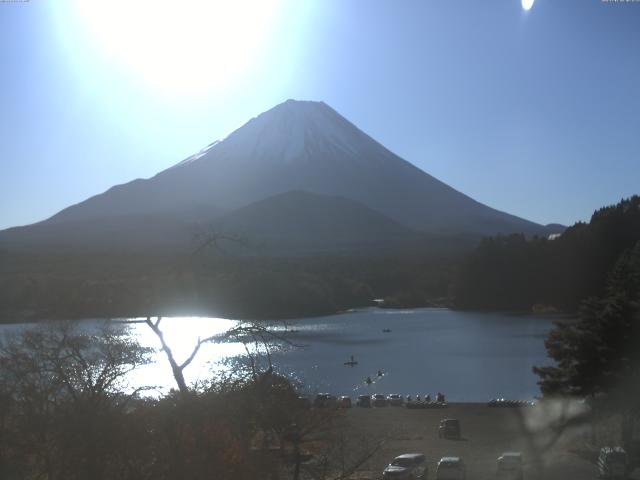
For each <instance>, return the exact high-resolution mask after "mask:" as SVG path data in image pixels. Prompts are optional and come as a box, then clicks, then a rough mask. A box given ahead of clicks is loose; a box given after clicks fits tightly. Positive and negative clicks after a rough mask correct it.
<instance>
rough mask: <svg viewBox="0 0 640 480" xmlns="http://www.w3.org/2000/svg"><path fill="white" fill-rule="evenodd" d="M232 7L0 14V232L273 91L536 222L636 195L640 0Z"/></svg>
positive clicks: (161, 154)
mask: <svg viewBox="0 0 640 480" xmlns="http://www.w3.org/2000/svg"><path fill="white" fill-rule="evenodd" d="M237 1H239V0H236V1H234V2H231V0H229V2H227V3H226V4H225V3H222V2H219V3H218V5H217V7H215V8H213V9H212V8H211V7H206V8H205V7H204V6H203V5H205V4H200V5H198V4H194V5H191V6H190V7H188V8H183V7H181V5H183V3H182V2H176V1H173V2H168V3H167V4H165V5H164V6H160V7H158V8H156V9H146V10H145V8H143V7H135V8H132V7H131V5H132V4H135V3H136V2H130V3H129V6H126V5H124V4H118V2H117V1H113V0H112V1H110V0H104V2H101V3H96V4H94V5H93V6H91V2H89V3H87V0H85V1H84V3H82V1H81V0H67V1H66V2H62V1H61V2H53V1H45V0H31V1H30V2H26V3H0V40H1V43H0V61H1V62H2V63H1V65H2V75H1V76H0V102H1V103H0V104H1V106H2V110H1V113H0V127H1V128H0V228H5V227H9V226H13V225H19V224H28V223H32V222H35V221H38V220H42V219H44V218H46V217H48V216H50V215H52V214H54V213H56V212H57V211H59V210H60V209H62V208H64V207H66V206H68V205H70V204H72V203H76V202H79V201H82V200H84V199H85V198H87V197H89V196H91V195H94V194H96V193H100V192H102V191H104V190H106V189H107V188H109V187H110V186H112V185H114V184H118V183H124V182H127V181H129V180H132V179H134V178H138V177H143V178H144V177H149V176H152V175H153V174H155V173H157V172H158V171H160V170H162V169H164V168H167V167H169V166H170V165H172V164H174V163H177V162H178V161H180V160H182V159H183V158H185V157H187V156H189V155H190V154H192V153H194V152H195V151H197V150H199V149H200V148H201V147H203V146H205V145H207V144H209V143H210V142H212V141H213V140H215V139H218V138H221V137H223V136H225V135H227V134H228V133H229V132H230V131H232V130H233V129H234V128H237V127H238V126H240V125H241V124H242V123H244V122H245V121H246V120H248V119H249V118H250V117H253V116H255V115H257V114H259V113H260V112H262V111H264V110H267V109H268V108H270V107H272V106H274V105H275V104H277V103H280V102H281V101H284V100H286V99H287V98H296V99H309V100H324V101H325V102H327V103H328V104H329V105H331V106H332V107H334V108H335V109H336V110H338V111H339V112H340V113H341V114H343V115H344V116H346V117H347V118H348V119H350V120H351V121H352V122H353V123H355V124H356V125H357V126H359V127H360V128H361V129H363V130H364V131H365V132H367V133H368V134H370V135H371V136H372V137H374V138H375V139H377V140H378V141H380V142H381V143H383V144H384V145H385V146H387V147H388V148H389V149H391V150H392V151H394V152H395V153H397V154H399V155H400V156H402V157H403V158H405V159H407V160H409V161H410V162H412V163H414V164H416V165H417V166H419V167H420V168H422V169H423V170H425V171H427V172H428V173H430V174H432V175H434V176H435V177H437V178H439V179H441V180H443V181H444V182H446V183H448V184H449V185H451V186H453V187H454V188H456V189H458V190H461V191H462V192H465V193H466V194H468V195H470V196H472V197H474V198H475V199H477V200H479V201H481V202H483V203H486V204H488V205H490V206H492V207H495V208H498V209H501V210H505V211H508V212H510V213H514V214H516V215H520V216H522V217H525V218H528V219H531V220H534V221H537V222H541V223H549V222H562V223H565V224H571V223H573V222H574V221H576V220H579V219H588V218H589V216H590V214H591V213H592V211H593V210H594V209H595V208H598V207H600V206H603V205H605V204H610V203H613V202H616V201H618V200H619V199H620V198H621V197H625V196H629V195H631V194H634V193H640V2H636V3H620V2H603V1H601V0H536V1H535V4H534V6H533V8H532V9H531V10H530V11H528V12H526V11H524V10H523V9H522V7H521V5H520V0H487V1H478V0H466V1H464V0H460V1H453V0H433V1H431V0H415V1H409V0H386V1H383V0H348V1H345V0H317V1H314V2H312V1H304V0H290V1H287V0H269V2H267V1H266V0H259V2H263V3H262V6H261V7H260V8H258V7H256V6H253V7H252V5H251V4H246V5H242V6H241V7H240V8H232V7H230V6H229V5H232V4H236V3H237ZM243 1H244V0H243ZM264 2H266V3H264ZM151 3H154V2H151ZM161 3H162V2H157V3H156V4H157V5H161ZM245 3H246V2H245ZM249 3H250V2H249ZM81 5H83V6H82V7H81ZM87 5H89V6H87ZM140 5H144V4H140ZM264 5H268V7H267V10H268V11H265V7H264ZM110 6H111V7H110ZM177 8H183V11H177V10H176V9H177ZM260 9H262V10H260Z"/></svg>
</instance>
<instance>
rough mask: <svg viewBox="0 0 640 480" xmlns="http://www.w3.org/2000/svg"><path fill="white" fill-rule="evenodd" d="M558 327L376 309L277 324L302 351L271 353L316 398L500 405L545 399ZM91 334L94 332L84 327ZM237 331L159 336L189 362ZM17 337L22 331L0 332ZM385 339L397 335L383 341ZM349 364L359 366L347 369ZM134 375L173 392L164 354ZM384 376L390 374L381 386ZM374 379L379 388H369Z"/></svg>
mask: <svg viewBox="0 0 640 480" xmlns="http://www.w3.org/2000/svg"><path fill="white" fill-rule="evenodd" d="M555 319H557V317H550V316H535V315H513V314H505V313H478V312H458V311H453V310H448V309H435V308H424V309H411V310H383V309H377V308H369V309H362V310H355V311H351V312H347V313H342V314H338V315H331V316H325V317H314V318H305V319H299V320H291V321H287V323H286V325H285V324H283V323H282V322H273V323H271V324H270V328H271V329H273V330H274V331H276V332H277V333H278V334H279V335H281V336H282V337H284V338H286V339H287V340H289V341H290V342H292V343H294V344H296V346H291V345H284V346H283V348H282V349H280V350H278V351H275V352H273V353H272V362H273V364H274V367H275V368H276V370H278V371H280V372H282V373H286V374H287V375H289V376H290V377H291V378H292V379H294V380H295V381H296V382H297V383H298V384H299V385H300V388H301V389H302V390H304V391H305V392H307V393H309V394H313V393H316V392H329V393H333V394H336V395H351V396H356V395H359V394H364V393H366V394H370V393H385V394H388V393H400V394H403V395H408V394H410V395H416V394H419V395H421V396H422V395H424V394H426V393H430V394H431V395H432V396H433V395H434V394H435V393H436V392H443V393H444V394H446V397H447V399H448V400H451V401H487V400H489V399H491V398H495V397H503V398H508V399H522V400H527V399H532V398H533V397H535V396H537V395H538V394H539V390H538V387H537V385H536V381H537V377H536V376H535V375H534V374H533V373H532V371H531V367H532V366H534V365H548V364H550V360H549V359H548V358H547V356H546V351H545V348H544V339H545V336H546V334H547V333H548V331H549V330H550V329H551V328H552V326H553V325H552V322H553V320H555ZM82 324H83V325H84V326H85V327H86V328H90V327H91V326H92V325H95V324H96V322H95V321H92V320H86V321H82ZM236 324H237V321H234V320H228V319H220V318H202V317H184V318H175V317H174V318H164V319H163V320H162V323H161V328H162V330H163V331H164V333H165V338H166V339H167V342H168V343H169V345H170V346H171V348H172V349H173V351H174V353H175V356H176V360H177V361H178V362H182V361H183V360H184V359H186V358H187V357H188V355H189V354H190V353H191V351H192V349H193V346H194V345H195V343H196V341H197V338H198V337H201V338H205V337H208V336H210V335H213V334H219V333H222V332H224V331H226V330H227V329H229V328H231V327H232V326H234V325H236ZM1 328H2V330H3V331H8V330H15V329H16V328H24V326H22V327H18V326H15V325H7V326H3V327H1ZM384 330H390V331H388V332H385V331H384ZM130 334H131V335H134V336H136V337H137V338H138V340H139V341H140V343H141V344H143V345H145V346H150V347H154V348H158V347H159V342H158V339H157V338H156V337H155V335H154V334H153V333H152V332H151V331H150V329H149V327H148V326H146V325H144V324H133V325H131V326H130ZM351 356H353V357H354V359H355V360H356V361H357V365H354V366H347V365H345V364H344V363H345V362H347V361H349V360H350V358H351ZM154 359H155V362H154V363H152V364H150V365H147V366H145V367H143V368H141V369H139V370H138V371H136V372H135V373H134V374H133V375H132V378H131V382H132V383H133V384H135V385H154V386H156V387H157V391H159V392H162V391H166V390H167V389H168V388H169V387H172V386H174V384H173V380H172V376H171V369H170V368H169V365H168V362H167V360H166V358H165V357H164V353H163V352H161V351H157V352H156V353H155V354H154ZM246 359H247V356H246V351H245V348H244V345H243V344H242V343H239V342H232V341H222V342H217V343H211V344H205V345H203V347H202V348H201V350H200V352H199V354H198V356H197V358H196V360H195V361H194V362H193V363H192V364H191V365H190V366H189V367H188V368H187V369H186V370H185V376H186V378H187V381H189V382H194V381H197V380H206V379H207V378H210V376H211V374H212V371H213V372H218V373H222V372H225V371H228V370H229V369H233V368H235V367H236V364H237V363H238V362H244V361H246ZM378 370H381V371H382V372H383V375H382V376H378V374H377V373H378ZM367 377H370V378H371V380H372V384H370V385H368V384H367V383H366V381H365V380H366V379H367Z"/></svg>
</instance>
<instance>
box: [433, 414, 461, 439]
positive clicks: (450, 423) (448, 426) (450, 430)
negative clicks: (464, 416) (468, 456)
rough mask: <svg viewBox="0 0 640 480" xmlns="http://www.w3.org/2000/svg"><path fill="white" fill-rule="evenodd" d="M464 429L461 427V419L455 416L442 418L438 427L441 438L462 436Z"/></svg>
mask: <svg viewBox="0 0 640 480" xmlns="http://www.w3.org/2000/svg"><path fill="white" fill-rule="evenodd" d="M461 436H462V431H461V429H460V420H457V419H455V418H443V419H442V420H440V426H439V427H438V437H440V438H460V437H461Z"/></svg>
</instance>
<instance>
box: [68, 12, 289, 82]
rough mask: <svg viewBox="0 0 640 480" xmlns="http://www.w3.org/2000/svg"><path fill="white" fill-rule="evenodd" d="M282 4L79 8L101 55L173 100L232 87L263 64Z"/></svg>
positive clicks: (85, 26)
mask: <svg viewBox="0 0 640 480" xmlns="http://www.w3.org/2000/svg"><path fill="white" fill-rule="evenodd" d="M279 3H280V0H233V1H221V0H210V1H206V0H180V1H176V0H136V1H135V2H131V1H118V0H115V1H91V0H77V2H76V8H77V10H78V12H79V13H80V19H81V22H82V23H83V24H84V28H85V29H86V30H87V31H88V33H89V34H90V36H91V37H93V38H94V39H95V40H96V41H97V42H98V44H99V46H100V48H101V50H102V52H103V53H104V54H105V55H106V56H108V57H109V59H110V60H111V61H112V62H114V63H117V64H118V65H119V66H122V67H124V68H126V69H127V70H128V71H130V72H132V73H133V74H135V75H136V76H137V77H138V78H139V79H140V80H142V82H143V83H144V84H145V85H147V86H149V87H153V88H157V89H160V90H162V91H164V92H167V93H192V94H201V93H205V92H207V91H210V90H215V89H220V88H223V87H224V86H225V85H228V84H230V83H232V82H233V81H234V80H235V79H237V78H238V77H239V76H240V75H242V74H243V73H246V72H247V71H248V69H249V67H250V66H251V65H252V63H253V62H255V61H256V60H257V59H258V58H259V53H260V48H261V46H262V45H264V43H265V39H266V37H268V34H269V29H270V27H272V24H273V21H274V17H275V16H276V14H277V11H278V10H279Z"/></svg>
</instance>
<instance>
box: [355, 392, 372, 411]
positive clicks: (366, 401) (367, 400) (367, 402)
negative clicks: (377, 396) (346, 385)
mask: <svg viewBox="0 0 640 480" xmlns="http://www.w3.org/2000/svg"><path fill="white" fill-rule="evenodd" d="M356 406H358V407H365V408H371V396H370V395H358V400H357V401H356Z"/></svg>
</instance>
